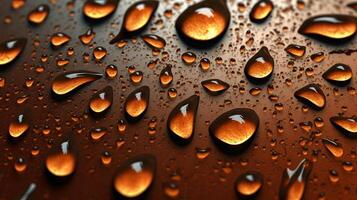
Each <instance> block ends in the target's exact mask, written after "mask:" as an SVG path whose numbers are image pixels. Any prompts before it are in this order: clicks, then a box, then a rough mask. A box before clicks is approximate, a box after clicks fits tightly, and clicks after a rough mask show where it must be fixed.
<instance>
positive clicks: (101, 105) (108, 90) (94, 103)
mask: <svg viewBox="0 0 357 200" xmlns="http://www.w3.org/2000/svg"><path fill="white" fill-rule="evenodd" d="M112 102H113V88H112V87H111V86H107V87H105V88H104V89H103V90H101V91H99V92H97V93H96V94H94V95H93V97H92V99H91V100H90V103H89V108H90V109H91V111H92V112H94V113H97V114H99V113H103V112H105V111H107V110H108V108H109V107H110V106H111V105H112Z"/></svg>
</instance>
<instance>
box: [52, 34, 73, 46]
mask: <svg viewBox="0 0 357 200" xmlns="http://www.w3.org/2000/svg"><path fill="white" fill-rule="evenodd" d="M70 40H71V37H69V36H68V35H66V34H65V33H55V34H53V35H52V37H51V45H52V46H53V47H59V46H62V45H65V44H66V43H68V42H69V41H70Z"/></svg>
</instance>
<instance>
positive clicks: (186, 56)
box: [181, 52, 196, 65]
mask: <svg viewBox="0 0 357 200" xmlns="http://www.w3.org/2000/svg"><path fill="white" fill-rule="evenodd" d="M181 58H182V61H183V62H184V63H185V64H187V65H192V64H193V63H194V62H196V54H194V53H192V52H185V53H183V54H182V56H181Z"/></svg>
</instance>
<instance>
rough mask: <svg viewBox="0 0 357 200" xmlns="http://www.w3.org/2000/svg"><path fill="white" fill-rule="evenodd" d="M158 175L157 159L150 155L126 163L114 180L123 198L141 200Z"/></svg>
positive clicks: (115, 186)
mask: <svg viewBox="0 0 357 200" xmlns="http://www.w3.org/2000/svg"><path fill="white" fill-rule="evenodd" d="M155 173H156V158H155V157H154V156H152V155H149V154H144V155H140V156H136V157H134V158H132V159H130V160H127V161H125V163H123V164H122V165H121V166H120V168H119V169H118V171H117V172H116V175H115V176H114V179H113V186H114V189H115V191H116V192H117V193H118V195H119V196H120V197H121V198H123V197H124V198H139V197H140V196H141V195H142V194H143V193H145V192H146V191H147V190H148V188H149V187H150V186H151V185H152V182H153V180H154V177H155Z"/></svg>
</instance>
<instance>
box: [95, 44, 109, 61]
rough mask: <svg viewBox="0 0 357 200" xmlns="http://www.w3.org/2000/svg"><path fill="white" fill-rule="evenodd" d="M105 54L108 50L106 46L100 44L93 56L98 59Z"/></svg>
mask: <svg viewBox="0 0 357 200" xmlns="http://www.w3.org/2000/svg"><path fill="white" fill-rule="evenodd" d="M105 56H107V50H106V49H105V48H104V47H101V46H99V47H96V48H95V49H94V50H93V57H94V58H95V59H96V60H102V59H103V58H104V57H105Z"/></svg>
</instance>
